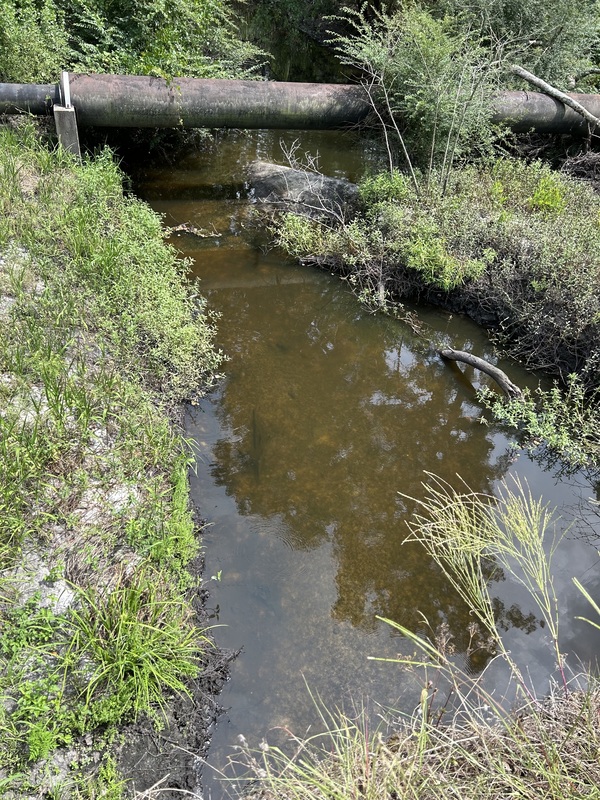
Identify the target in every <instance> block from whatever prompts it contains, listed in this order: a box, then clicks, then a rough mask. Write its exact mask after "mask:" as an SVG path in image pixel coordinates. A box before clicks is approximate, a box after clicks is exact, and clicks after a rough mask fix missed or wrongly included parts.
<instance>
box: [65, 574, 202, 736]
mask: <svg viewBox="0 0 600 800" xmlns="http://www.w3.org/2000/svg"><path fill="white" fill-rule="evenodd" d="M79 599H80V605H79V609H77V610H74V611H73V612H72V615H71V622H72V626H73V632H72V638H71V640H70V642H69V658H70V659H71V658H78V659H80V660H81V664H82V667H83V670H84V673H85V683H84V685H83V688H82V696H83V698H84V709H83V713H82V719H81V720H80V724H82V725H83V723H84V722H85V720H86V716H87V715H91V716H92V717H93V718H94V721H95V723H96V724H98V722H105V721H107V720H108V721H114V720H115V719H120V718H127V717H128V716H129V715H131V714H133V716H134V717H138V716H139V714H140V713H141V712H146V713H150V712H154V711H155V710H156V709H161V710H163V711H164V708H165V706H166V694H165V689H169V690H171V691H173V692H177V693H180V694H186V693H188V691H189V690H188V688H187V685H186V683H185V681H186V679H189V678H190V677H196V676H197V675H198V672H199V668H200V667H199V659H198V650H199V645H200V643H201V641H204V642H208V640H207V639H206V637H204V636H203V634H202V632H201V631H200V630H199V629H198V628H197V627H196V626H195V625H194V624H193V612H192V609H191V608H190V607H189V605H188V604H186V603H185V602H184V601H183V600H182V598H181V597H179V596H178V595H177V592H176V591H173V590H172V589H170V588H169V587H168V586H166V585H165V584H164V581H163V579H162V576H161V575H160V574H159V573H157V572H153V571H152V570H146V571H140V572H138V573H137V574H136V575H135V576H134V577H133V579H130V580H127V579H126V578H125V576H123V575H121V576H119V579H118V582H117V584H116V585H115V586H113V587H111V588H110V590H109V591H108V592H106V591H105V592H102V591H100V590H97V589H94V588H90V589H87V590H85V591H83V592H82V593H81V595H80V598H79Z"/></svg>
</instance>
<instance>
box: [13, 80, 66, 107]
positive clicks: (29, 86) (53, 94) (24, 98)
mask: <svg viewBox="0 0 600 800" xmlns="http://www.w3.org/2000/svg"><path fill="white" fill-rule="evenodd" d="M55 103H60V96H59V91H58V86H56V85H55V84H53V83H47V84H36V83H0V114H17V113H19V112H24V113H29V114H48V113H49V112H50V111H52V106H53V105H54V104H55Z"/></svg>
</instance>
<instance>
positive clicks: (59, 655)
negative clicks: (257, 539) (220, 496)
mask: <svg viewBox="0 0 600 800" xmlns="http://www.w3.org/2000/svg"><path fill="white" fill-rule="evenodd" d="M0 174H2V175H3V176H4V178H5V181H4V182H3V183H2V184H1V185H0V208H1V209H2V212H3V215H2V217H1V220H2V221H1V223H0V486H1V490H0V511H1V513H2V517H3V532H2V538H1V540H0V622H1V624H2V633H3V636H2V642H1V643H0V695H2V697H3V701H4V702H3V704H2V709H1V711H0V731H1V733H2V736H1V737H0V785H1V786H2V789H3V797H7V798H17V797H23V796H27V794H28V793H35V794H36V796H37V795H40V796H41V794H48V796H70V797H71V796H72V797H81V798H83V797H96V796H110V797H114V798H118V797H121V795H122V790H123V782H122V780H121V779H120V777H119V776H118V769H117V766H116V762H115V760H114V757H113V752H112V749H111V748H114V742H115V737H116V732H117V731H118V730H119V727H120V726H122V725H123V724H124V723H126V722H127V721H131V720H135V719H139V718H140V717H142V716H146V717H147V718H149V719H150V720H152V721H153V724H155V725H156V726H164V725H166V724H167V720H168V719H169V704H170V702H171V700H172V699H173V698H174V697H175V696H176V695H178V694H181V693H183V694H185V693H186V692H187V691H188V685H189V681H190V680H192V679H194V678H196V677H197V676H198V675H199V671H200V664H201V661H202V654H203V652H204V651H206V649H207V648H208V646H209V643H208V638H207V635H206V633H205V632H204V631H203V630H202V628H201V627H200V626H199V624H198V620H197V618H196V613H195V611H194V609H193V607H192V605H191V599H190V596H189V590H190V587H191V586H192V583H193V581H192V578H191V577H190V576H189V574H188V573H187V571H186V569H185V567H186V565H187V564H188V563H189V562H190V561H191V560H192V559H193V558H194V557H195V556H196V555H197V554H198V549H199V538H198V529H197V526H195V525H194V523H193V520H192V515H191V511H190V509H189V504H188V497H189V486H188V478H187V470H188V468H189V465H190V453H189V448H188V445H187V443H186V442H185V441H184V439H183V438H182V436H181V433H180V431H179V429H178V428H177V425H176V424H175V422H176V416H175V412H176V410H177V407H178V404H179V403H180V402H181V401H182V400H184V399H187V398H193V397H197V396H198V395H199V394H201V393H202V392H203V391H205V390H206V389H207V388H208V387H209V386H210V384H211V381H212V380H213V379H214V373H215V369H216V368H217V366H218V364H219V361H220V355H219V353H217V352H216V351H215V350H214V348H213V335H214V331H213V324H212V320H211V319H210V318H209V316H208V314H207V313H206V310H205V307H204V303H203V300H202V299H201V298H200V297H199V296H198V295H197V292H196V290H195V287H193V286H190V285H189V284H188V282H187V280H186V276H185V271H186V264H185V263H181V262H179V261H178V259H177V257H176V254H175V251H174V250H173V249H171V248H170V247H168V246H167V245H166V243H165V241H164V232H163V231H162V228H161V223H160V220H159V218H158V217H157V216H156V215H155V214H153V212H152V211H151V210H150V209H149V208H148V207H146V206H145V205H144V204H142V203H140V202H138V201H137V200H135V199H133V198H131V197H128V196H126V195H125V194H124V191H123V184H122V178H121V176H120V174H119V172H118V170H117V168H116V166H115V165H114V163H113V161H112V157H111V155H110V153H109V152H108V151H104V152H102V153H100V154H98V156H97V157H96V158H90V159H88V160H87V161H86V162H85V163H84V164H77V163H75V161H74V160H72V159H71V158H70V156H68V155H67V154H65V153H64V152H63V151H61V150H59V151H56V152H51V151H49V150H47V149H45V148H44V147H42V146H41V145H40V143H39V141H38V139H37V136H36V134H35V129H34V127H33V125H32V124H31V123H28V122H24V123H23V124H22V125H21V126H18V127H13V128H11V129H5V128H1V127H0ZM92 752H94V753H100V754H101V757H100V761H98V757H97V756H96V757H92V755H91V753H92ZM57 754H60V755H57ZM65 764H66V765H70V766H69V767H68V771H67V772H65V771H64V769H63V767H64V765H65ZM60 765H63V766H60ZM84 786H87V787H88V789H89V791H88V790H86V791H84V790H83V788H82V787H84ZM89 787H92V788H89ZM93 787H95V788H93ZM61 792H62V794H61ZM69 792H70V793H69ZM94 792H96V794H94ZM103 792H104V794H102V793H103Z"/></svg>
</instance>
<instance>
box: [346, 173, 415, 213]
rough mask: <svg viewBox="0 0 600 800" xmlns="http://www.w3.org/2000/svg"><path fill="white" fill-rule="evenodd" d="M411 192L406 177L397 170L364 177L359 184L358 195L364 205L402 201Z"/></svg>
mask: <svg viewBox="0 0 600 800" xmlns="http://www.w3.org/2000/svg"><path fill="white" fill-rule="evenodd" d="M410 193H411V186H410V182H409V180H408V178H407V177H406V175H404V174H403V173H402V172H399V171H398V170H392V172H378V173H377V174H376V175H370V176H368V177H366V178H365V179H364V180H363V181H362V182H361V184H360V186H359V197H360V199H361V200H362V202H363V203H365V204H366V205H372V204H375V203H386V202H391V201H397V202H402V201H403V200H405V199H406V198H407V197H408V196H409V195H410Z"/></svg>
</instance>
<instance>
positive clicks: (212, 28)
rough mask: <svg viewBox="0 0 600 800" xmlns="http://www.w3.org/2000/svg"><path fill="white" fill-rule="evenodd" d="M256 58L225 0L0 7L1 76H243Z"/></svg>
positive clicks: (28, 0) (45, 0)
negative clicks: (68, 72)
mask: <svg viewBox="0 0 600 800" xmlns="http://www.w3.org/2000/svg"><path fill="white" fill-rule="evenodd" d="M260 56H261V54H260V51H259V50H258V49H257V48H256V47H253V46H252V45H250V44H249V43H247V42H242V41H241V39H240V38H239V36H238V34H237V29H236V25H235V18H234V15H233V12H232V10H231V8H230V6H229V4H228V3H227V0H139V2H138V1H137V0H136V2H134V1H133V0H65V2H61V3H58V2H57V0H41V2H35V0H5V2H4V3H3V7H2V10H1V11H0V79H1V80H3V81H16V82H27V81H55V80H56V79H57V77H58V73H59V71H60V70H61V69H72V70H75V71H94V72H111V73H126V74H142V75H160V76H164V77H171V76H175V75H177V76H189V77H209V78H233V77H244V76H249V75H250V74H251V73H252V70H253V67H254V66H255V65H256V63H257V61H258V60H259V59H260Z"/></svg>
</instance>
